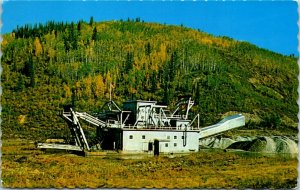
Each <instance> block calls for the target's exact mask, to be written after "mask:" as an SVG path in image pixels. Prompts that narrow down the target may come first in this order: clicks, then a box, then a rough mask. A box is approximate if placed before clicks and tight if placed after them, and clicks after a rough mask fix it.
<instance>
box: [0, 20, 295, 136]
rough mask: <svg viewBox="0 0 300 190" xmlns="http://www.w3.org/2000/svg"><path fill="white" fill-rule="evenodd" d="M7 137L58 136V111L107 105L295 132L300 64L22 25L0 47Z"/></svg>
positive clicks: (129, 30) (147, 35)
mask: <svg viewBox="0 0 300 190" xmlns="http://www.w3.org/2000/svg"><path fill="white" fill-rule="evenodd" d="M2 51H3V56H2V60H1V63H2V67H3V71H4V72H3V74H2V86H3V95H2V108H3V110H2V119H3V123H2V131H3V136H4V137H5V138H8V137H26V138H29V139H38V138H45V137H52V138H55V137H61V136H64V135H65V134H66V132H67V129H66V128H67V127H66V125H65V123H64V121H63V120H62V119H61V118H59V117H58V116H57V115H58V111H60V110H62V109H63V108H64V107H65V106H73V107H75V108H76V109H77V110H80V111H88V112H90V113H94V112H97V111H99V108H100V107H101V106H102V104H103V103H104V102H105V101H106V100H108V99H109V88H110V84H113V86H114V89H113V99H114V100H115V101H116V102H117V103H119V104H120V103H121V102H122V101H124V100H127V99H146V100H148V99H151V100H157V101H159V102H163V103H164V104H169V105H171V106H172V105H174V103H175V102H176V101H177V100H178V97H179V96H181V95H190V96H192V98H193V99H194V100H195V102H196V106H195V107H193V110H192V111H193V113H195V114H196V113H200V115H201V117H200V118H201V121H200V122H201V126H206V125H209V124H212V123H214V122H216V121H218V120H219V119H221V117H222V116H223V115H226V114H227V113H229V112H242V113H245V114H246V115H247V116H249V117H247V127H249V128H250V129H253V128H254V129H269V130H279V131H283V132H284V131H292V133H294V134H295V133H296V132H297V127H296V126H297V125H296V123H297V112H298V106H297V103H296V99H297V86H298V80H297V74H298V66H297V59H296V58H294V57H288V56H284V55H280V54H277V53H274V52H271V51H268V50H265V49H261V48H258V47H256V46H254V45H251V44H249V43H247V42H238V41H235V40H233V39H230V38H227V37H215V36H212V35H209V34H207V33H204V32H201V31H196V30H192V29H189V28H186V27H183V26H171V25H162V24H157V23H145V22H142V21H140V19H136V20H135V21H133V20H130V19H129V20H128V21H109V22H95V21H94V20H93V19H91V20H90V22H89V23H87V22H84V21H80V22H78V23H73V22H72V23H54V22H48V23H47V24H39V25H35V26H29V25H26V26H22V27H18V28H16V29H15V30H14V31H13V32H12V33H9V34H5V35H4V36H3V41H2Z"/></svg>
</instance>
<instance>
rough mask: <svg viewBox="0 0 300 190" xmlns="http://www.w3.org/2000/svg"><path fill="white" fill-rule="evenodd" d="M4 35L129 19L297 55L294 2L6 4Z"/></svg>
mask: <svg viewBox="0 0 300 190" xmlns="http://www.w3.org/2000/svg"><path fill="white" fill-rule="evenodd" d="M2 8H3V12H2V21H3V26H2V29H1V32H2V33H7V32H11V31H12V30H13V29H14V28H16V26H17V25H19V26H22V25H24V24H34V23H46V22H47V21H49V20H55V21H69V22H70V21H75V22H76V21H78V20H81V19H82V20H86V21H89V18H90V17H91V16H93V17H94V20H95V21H107V20H119V19H123V20H126V19H127V18H136V17H140V18H141V19H142V20H144V21H145V22H158V23H166V24H174V25H180V24H183V25H184V26H187V27H190V28H194V29H200V30H201V31H204V32H207V33H210V34H213V35H216V36H228V37H231V38H234V39H237V40H242V41H248V42H250V43H253V44H255V45H257V46H259V47H262V48H266V49H269V50H271V51H275V52H278V53H281V54H285V55H289V54H292V53H294V54H295V55H298V51H297V47H298V40H297V34H298V26H297V20H298V13H297V2H295V1H276V2H274V1H272V2H271V1H263V2H262V1H255V2H254V1H251V2H250V1H248V2H245V1H238V2H222V1H219V2H203V1H202V2H199V1H197V2H192V1H188V2H187V1H185V2H181V1H146V2H140V1H131V2H127V1H118V2H117V1H115V2H111V1H104V2H101V1H4V3H3V4H2Z"/></svg>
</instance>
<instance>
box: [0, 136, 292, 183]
mask: <svg viewBox="0 0 300 190" xmlns="http://www.w3.org/2000/svg"><path fill="white" fill-rule="evenodd" d="M122 157H123V156H122V155H120V154H119V155H117V156H116V155H102V156H101V155H100V156H87V157H81V156H76V155H74V154H66V153H55V154H50V153H48V154H46V153H44V152H41V151H40V150H36V149H35V146H34V143H33V142H30V141H24V140H18V139H11V140H6V141H4V143H3V147H2V165H1V167H2V176H1V179H2V180H3V182H2V185H3V187H5V188H8V187H9V188H37V187H38V188H64V187H66V188H121V187H127V188H229V189H232V188H251V189H252V188H253V189H262V188H271V189H272V188H275V189H282V188H283V189H290V188H293V187H295V186H296V184H297V163H298V162H297V158H292V157H285V156H263V155H261V154H253V153H238V152H236V153H233V152H224V151H208V152H206V151H203V152H200V153H193V154H190V155H186V156H177V157H174V158H168V157H164V156H159V157H148V158H144V159H129V160H124V159H122Z"/></svg>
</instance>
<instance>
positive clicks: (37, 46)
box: [34, 37, 43, 57]
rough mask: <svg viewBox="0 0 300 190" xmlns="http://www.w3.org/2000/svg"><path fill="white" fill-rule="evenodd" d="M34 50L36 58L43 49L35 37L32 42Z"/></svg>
mask: <svg viewBox="0 0 300 190" xmlns="http://www.w3.org/2000/svg"><path fill="white" fill-rule="evenodd" d="M34 50H35V56H37V57H38V56H39V55H40V54H41V53H42V52H43V47H42V44H41V41H40V39H39V38H38V37H36V38H35V40H34Z"/></svg>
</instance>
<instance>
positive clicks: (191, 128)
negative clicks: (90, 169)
mask: <svg viewBox="0 0 300 190" xmlns="http://www.w3.org/2000/svg"><path fill="white" fill-rule="evenodd" d="M193 104H194V102H193V101H192V100H191V98H189V99H186V100H184V99H183V100H181V101H180V102H178V103H177V104H176V108H175V110H174V111H173V112H170V111H168V110H167V106H164V105H158V104H157V102H156V101H142V100H134V101H127V102H124V104H123V109H120V108H119V107H118V106H117V105H116V104H115V103H114V102H113V101H109V102H107V103H106V104H105V106H106V107H107V108H108V109H107V110H106V111H105V112H103V113H101V114H99V115H97V116H91V115H89V114H87V113H82V112H75V111H73V110H72V109H71V110H70V111H69V112H63V113H62V114H61V115H62V117H63V118H64V119H65V120H66V121H67V123H68V126H69V129H70V131H71V134H72V136H73V138H74V142H75V143H74V144H75V145H61V144H46V143H39V144H38V147H39V148H55V149H70V150H79V151H83V150H88V151H89V150H90V145H89V144H88V141H87V139H86V137H85V134H84V132H83V129H82V127H81V124H80V122H79V119H82V120H85V121H86V122H89V123H90V124H93V125H95V126H96V134H97V139H98V142H99V144H100V146H101V149H103V150H118V151H121V152H123V153H142V152H148V153H153V154H156V155H158V154H159V153H184V152H197V151H199V139H203V138H205V137H208V136H212V135H215V134H218V133H221V132H224V131H227V130H230V129H233V128H237V127H241V126H244V125H245V117H244V116H243V115H241V114H237V115H232V116H229V117H226V118H224V119H223V120H221V121H220V122H218V123H217V124H215V125H211V126H208V127H203V128H200V127H199V114H198V115H196V116H195V117H194V118H192V119H190V118H188V117H189V110H190V109H191V107H192V106H193Z"/></svg>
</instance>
